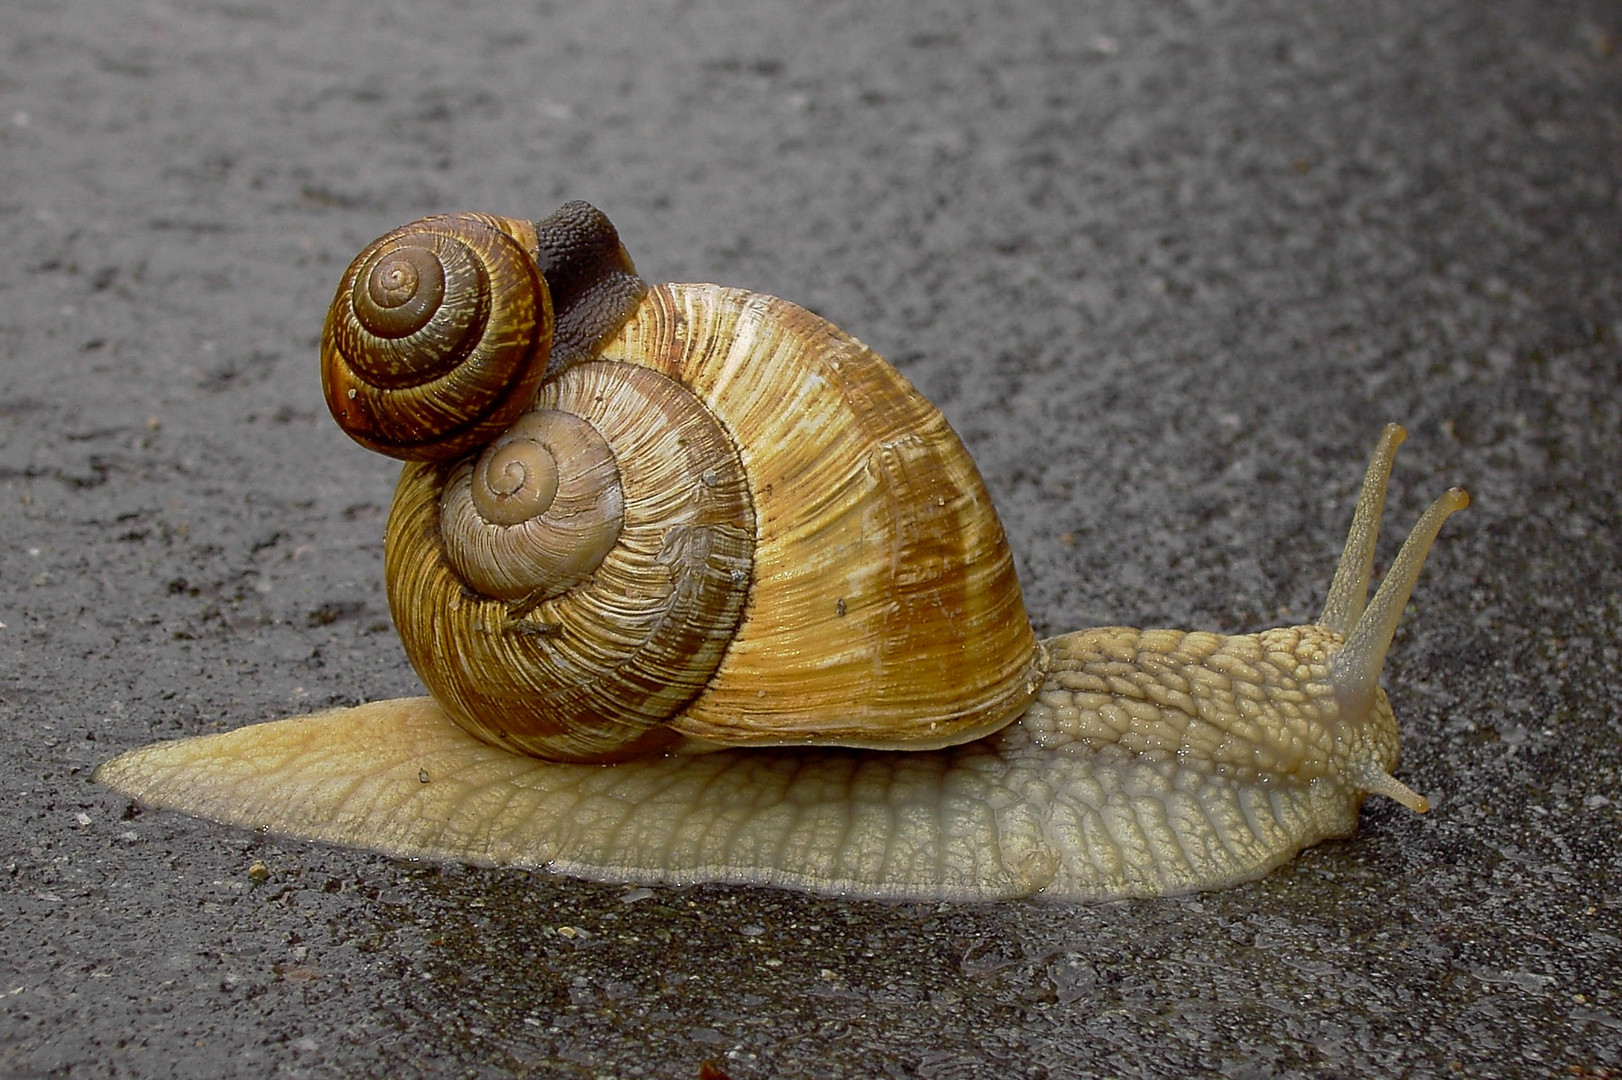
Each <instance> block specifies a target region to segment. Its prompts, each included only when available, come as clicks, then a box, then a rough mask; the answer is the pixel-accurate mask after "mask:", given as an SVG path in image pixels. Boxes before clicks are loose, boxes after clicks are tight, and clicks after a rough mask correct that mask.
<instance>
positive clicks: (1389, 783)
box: [1358, 767, 1431, 814]
mask: <svg viewBox="0 0 1622 1080" xmlns="http://www.w3.org/2000/svg"><path fill="white" fill-rule="evenodd" d="M1358 779H1359V784H1358V786H1359V787H1360V788H1361V789H1362V790H1363V791H1365V792H1367V793H1368V794H1370V795H1384V796H1386V797H1387V798H1391V799H1395V800H1397V801H1398V802H1400V803H1401V804H1402V805H1404V806H1406V807H1407V808H1408V809H1410V810H1412V811H1413V812H1414V813H1416V814H1423V813H1425V812H1427V811H1428V810H1430V808H1431V802H1430V800H1429V799H1427V798H1425V796H1423V795H1421V794H1420V793H1419V792H1417V791H1415V790H1414V789H1413V788H1411V787H1409V786H1408V785H1407V784H1404V783H1403V782H1402V781H1401V780H1398V779H1397V778H1396V777H1395V776H1392V775H1391V774H1390V773H1388V772H1386V771H1385V770H1383V769H1379V768H1375V767H1370V768H1369V769H1368V770H1367V771H1366V772H1365V773H1364V774H1363V775H1362V776H1361V777H1359V778H1358Z"/></svg>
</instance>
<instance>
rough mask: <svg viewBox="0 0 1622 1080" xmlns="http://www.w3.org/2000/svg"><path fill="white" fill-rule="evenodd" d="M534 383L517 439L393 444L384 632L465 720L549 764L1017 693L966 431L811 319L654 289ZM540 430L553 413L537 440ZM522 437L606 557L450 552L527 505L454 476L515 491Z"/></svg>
mask: <svg viewBox="0 0 1622 1080" xmlns="http://www.w3.org/2000/svg"><path fill="white" fill-rule="evenodd" d="M536 404H537V410H538V411H536V412H534V413H531V414H530V415H529V416H527V417H526V418H525V419H524V420H522V421H520V422H519V425H518V427H519V428H521V429H527V428H529V427H531V426H533V427H535V429H536V431H537V434H536V435H535V436H534V437H533V438H531V437H530V436H529V435H521V436H511V435H509V436H504V437H503V441H502V443H500V444H498V445H497V446H496V447H492V449H491V450H490V451H488V452H487V453H486V454H485V455H484V456H483V457H481V459H480V460H479V461H477V462H474V463H471V464H469V463H462V464H455V465H450V464H446V465H409V466H407V468H406V470H405V472H404V474H403V475H402V477H401V481H400V487H399V490H398V492H397V494H396V499H395V506H394V512H393V514H392V515H391V517H390V522H389V530H388V543H387V554H386V574H387V576H388V580H389V594H390V605H391V608H392V610H393V613H394V618H395V623H396V625H397V626H398V628H399V630H400V635H401V639H402V641H403V643H404V645H405V648H406V651H407V653H408V655H410V657H411V658H412V662H413V664H414V665H415V666H416V668H417V670H418V672H419V674H420V675H421V676H422V678H423V680H424V682H425V683H426V684H427V685H428V688H429V690H430V692H431V693H432V694H433V695H434V697H435V698H436V699H437V700H438V701H440V702H441V703H442V705H443V706H444V707H445V708H446V710H447V711H448V712H449V713H450V714H451V715H452V716H453V717H454V718H455V719H456V720H457V722H458V723H460V724H462V725H463V726H464V727H467V728H468V729H469V730H470V731H472V732H473V733H474V734H476V735H478V736H479V737H480V738H483V739H485V740H486V741H489V742H493V743H496V744H497V745H506V746H512V747H516V748H518V749H522V750H524V751H526V752H528V753H531V754H535V755H537V756H541V757H551V758H559V759H569V760H612V759H615V758H621V757H626V756H630V755H633V754H636V753H641V752H645V751H648V750H651V749H655V748H658V747H660V746H662V745H666V744H670V743H674V742H676V741H678V740H680V739H686V740H689V741H694V742H697V743H700V744H705V745H793V744H805V743H822V744H832V745H841V746H861V747H897V748H908V747H912V748H920V749H922V748H934V747H940V746H946V745H951V744H954V743H960V742H964V741H967V740H969V739H973V738H976V737H978V736H980V735H983V734H985V733H987V732H989V731H992V730H995V729H997V728H998V727H1001V726H1002V725H1003V724H1005V723H1007V722H1008V721H1009V720H1010V719H1011V718H1012V717H1014V716H1015V715H1017V714H1018V713H1019V712H1020V711H1021V710H1022V709H1023V708H1024V707H1025V706H1026V705H1027V704H1028V703H1029V702H1030V700H1031V699H1032V697H1033V696H1034V694H1035V692H1036V689H1037V687H1038V685H1039V684H1040V681H1041V677H1042V671H1043V668H1044V666H1045V658H1044V655H1043V653H1042V650H1041V648H1040V647H1039V646H1038V644H1037V642H1036V638H1035V634H1034V633H1033V631H1032V629H1031V626H1030V622H1029V619H1028V618H1027V616H1026V614H1025V610H1024V605H1023V601H1022V600H1021V598H1020V592H1019V585H1018V580H1017V578H1016V576H1015V573H1014V566H1013V560H1012V557H1011V554H1010V552H1009V550H1008V546H1007V542H1006V540H1005V538H1004V535H1003V531H1002V526H1001V524H1000V523H999V522H998V520H997V517H996V514H995V512H994V510H993V508H992V505H991V499H990V496H989V495H988V493H987V492H986V490H985V487H984V485H983V483H982V481H981V479H980V476H979V473H978V472H977V470H976V469H975V467H974V464H973V462H972V461H971V460H970V458H969V456H968V453H967V451H966V450H965V449H964V447H963V446H962V444H961V443H960V442H959V441H958V439H957V437H956V435H955V434H954V433H953V432H952V430H951V428H950V427H949V426H948V425H947V423H946V421H945V419H944V418H943V417H942V416H941V415H940V413H939V412H938V411H937V410H936V409H935V408H934V407H933V406H931V405H930V404H929V403H928V402H927V401H926V400H925V399H924V398H923V397H922V396H921V395H919V394H918V392H917V391H916V390H914V389H913V387H912V385H911V384H910V383H908V382H907V380H906V379H905V378H904V377H903V376H901V375H900V373H898V372H897V371H896V370H895V369H894V368H892V367H891V366H890V365H889V364H887V363H885V362H884V361H883V360H882V359H881V358H879V357H878V356H876V355H875V354H874V353H873V352H872V351H871V350H869V349H868V348H867V347H866V346H864V345H863V344H862V343H861V342H859V341H857V340H855V339H854V338H851V337H850V336H848V335H846V334H844V333H843V332H841V331H839V330H838V329H837V328H835V327H834V326H832V325H831V324H829V323H827V322H826V321H824V320H822V319H820V318H818V317H817V316H815V315H813V314H811V313H810V312H808V311H805V310H804V309H802V308H799V307H796V306H795V305H793V304H790V303H788V302H786V301H783V300H778V299H776V298H773V297H768V296H763V295H760V294H757V293H750V292H745V291H742V290H737V289H726V288H721V287H719V286H713V285H664V286H656V287H654V288H652V289H650V290H649V291H648V293H647V295H646V296H645V297H644V298H643V299H642V301H641V303H640V304H639V305H638V306H637V307H636V309H635V310H634V312H633V313H632V315H631V317H630V320H629V321H628V322H627V323H625V325H624V326H623V327H622V328H621V329H620V330H619V332H618V333H617V334H616V335H614V336H613V337H611V338H610V339H609V340H608V341H607V343H606V344H605V345H604V346H603V347H602V348H601V350H600V351H599V353H598V356H597V359H596V360H593V361H588V362H584V363H578V364H574V365H572V366H570V367H568V368H566V369H565V370H564V371H563V372H562V373H561V374H559V375H557V376H555V377H553V378H550V379H549V380H548V381H547V383H546V384H545V385H544V386H543V387H542V389H541V392H540V395H539V399H538V401H537V403H536ZM574 418H578V419H574ZM543 428H545V429H548V430H553V429H555V430H556V431H557V432H558V433H559V434H558V437H557V439H555V440H554V444H553V445H552V449H551V450H550V451H547V452H545V453H542V452H541V451H539V450H537V449H536V448H537V447H540V446H541V445H542V444H543V443H545V442H546V440H547V439H551V438H552V436H551V435H546V436H544V437H543V436H542V435H540V434H539V432H540V430H541V429H543ZM565 435H566V436H567V438H565ZM519 443H522V444H523V445H522V446H519V445H517V444H519ZM605 451H606V452H607V453H609V454H610V455H611V457H612V462H613V465H612V468H611V469H610V468H609V466H608V465H607V463H606V462H605V461H604V458H603V453H604V452H605ZM543 457H544V458H545V460H546V464H545V465H544V467H543V468H540V469H539V470H538V471H539V472H542V473H545V474H547V479H546V484H545V485H543V486H545V487H547V488H548V489H551V488H552V485H554V484H555V493H550V492H549V493H548V494H547V497H545V498H542V499H541V500H540V502H541V503H543V504H548V505H549V506H550V507H556V506H557V503H558V501H559V499H560V498H562V497H563V493H564V492H565V489H566V488H567V487H568V486H569V485H571V484H574V483H575V481H574V480H572V479H571V477H572V476H573V475H574V473H575V471H576V469H577V468H578V469H579V470H581V471H583V472H584V473H586V474H589V478H590V479H589V482H587V483H583V484H582V485H581V486H580V487H579V493H577V494H576V495H574V496H572V497H573V498H574V500H575V502H574V509H573V510H571V511H568V512H563V513H561V514H558V515H557V520H555V521H551V522H544V523H542V525H541V527H542V528H543V529H546V530H550V532H549V533H548V535H551V536H562V535H565V534H569V533H571V532H572V533H575V534H578V535H580V536H584V537H586V538H587V539H588V543H589V544H591V545H596V548H594V552H595V551H596V550H598V549H600V550H601V552H602V554H601V561H600V562H594V560H595V559H596V557H597V556H596V554H595V553H594V554H593V555H592V556H591V557H588V558H583V559H576V558H574V557H572V556H569V555H565V556H564V557H563V558H562V559H561V560H558V561H560V562H561V563H562V564H564V565H563V568H562V570H561V571H559V570H556V569H555V568H554V567H552V566H551V565H550V564H548V566H547V567H546V568H544V569H536V568H533V567H532V568H529V569H526V570H524V571H523V575H521V576H517V577H511V578H509V577H500V579H499V580H494V581H492V580H489V579H488V577H487V576H486V574H485V572H484V571H479V570H470V569H469V568H468V564H469V563H470V562H472V561H474V560H478V559H481V558H484V557H485V556H486V555H488V554H490V553H491V552H493V551H494V550H495V549H496V547H497V543H498V541H497V540H496V539H495V538H494V535H495V534H499V533H501V532H502V531H503V529H504V530H513V529H519V528H525V527H526V526H524V525H506V526H503V527H502V529H492V528H491V527H489V526H487V525H482V524H479V523H478V517H479V515H478V514H477V513H474V512H472V511H469V510H468V509H466V508H467V507H469V506H471V504H472V503H473V501H474V495H473V493H472V489H473V488H474V486H475V484H476V483H478V484H483V483H486V482H487V481H488V478H491V477H493V478H494V480H493V483H494V484H495V485H496V486H497V487H501V488H503V490H507V491H509V493H511V492H510V489H515V488H516V487H518V486H520V483H519V480H518V479H517V478H519V477H527V476H528V475H529V474H530V473H532V472H536V471H537V470H536V468H535V467H534V466H533V462H534V461H536V460H540V458H543ZM498 458H499V460H497V459H498ZM526 462H528V463H530V464H526ZM552 462H555V468H556V478H555V480H554V479H553V478H552V476H551V473H552V469H553V465H552V464H551V463H552ZM610 474H612V475H610ZM570 490H573V489H572V488H571V489H570ZM480 497H481V498H483V499H484V501H485V502H486V503H487V504H489V503H492V501H493V500H494V498H495V496H493V495H492V494H491V493H490V492H489V491H486V492H485V493H484V494H483V495H482V496H480ZM616 507H617V508H620V509H622V510H623V518H622V519H620V520H618V521H611V520H598V517H602V518H605V519H606V518H610V517H612V514H611V511H612V510H613V509H614V508H616ZM599 511H603V513H602V514H600V515H599V513H598V512H599ZM583 518H589V519H591V520H590V521H589V522H586V521H583V520H582V519H583ZM464 528H465V529H468V530H469V531H468V532H467V534H466V535H464ZM548 546H549V545H548V544H546V543H543V544H542V545H541V547H542V548H543V549H544V548H547V547H548ZM499 561H501V562H503V563H504V564H510V563H512V562H513V561H514V560H513V559H512V558H511V557H506V558H503V559H501V560H499ZM458 566H460V567H462V570H461V571H460V572H459V571H458V569H457V567H458ZM491 573H494V574H497V575H498V576H499V575H501V574H506V573H507V571H505V570H502V571H491ZM549 575H555V576H549ZM475 582H479V583H480V584H475ZM448 658H454V659H448Z"/></svg>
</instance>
